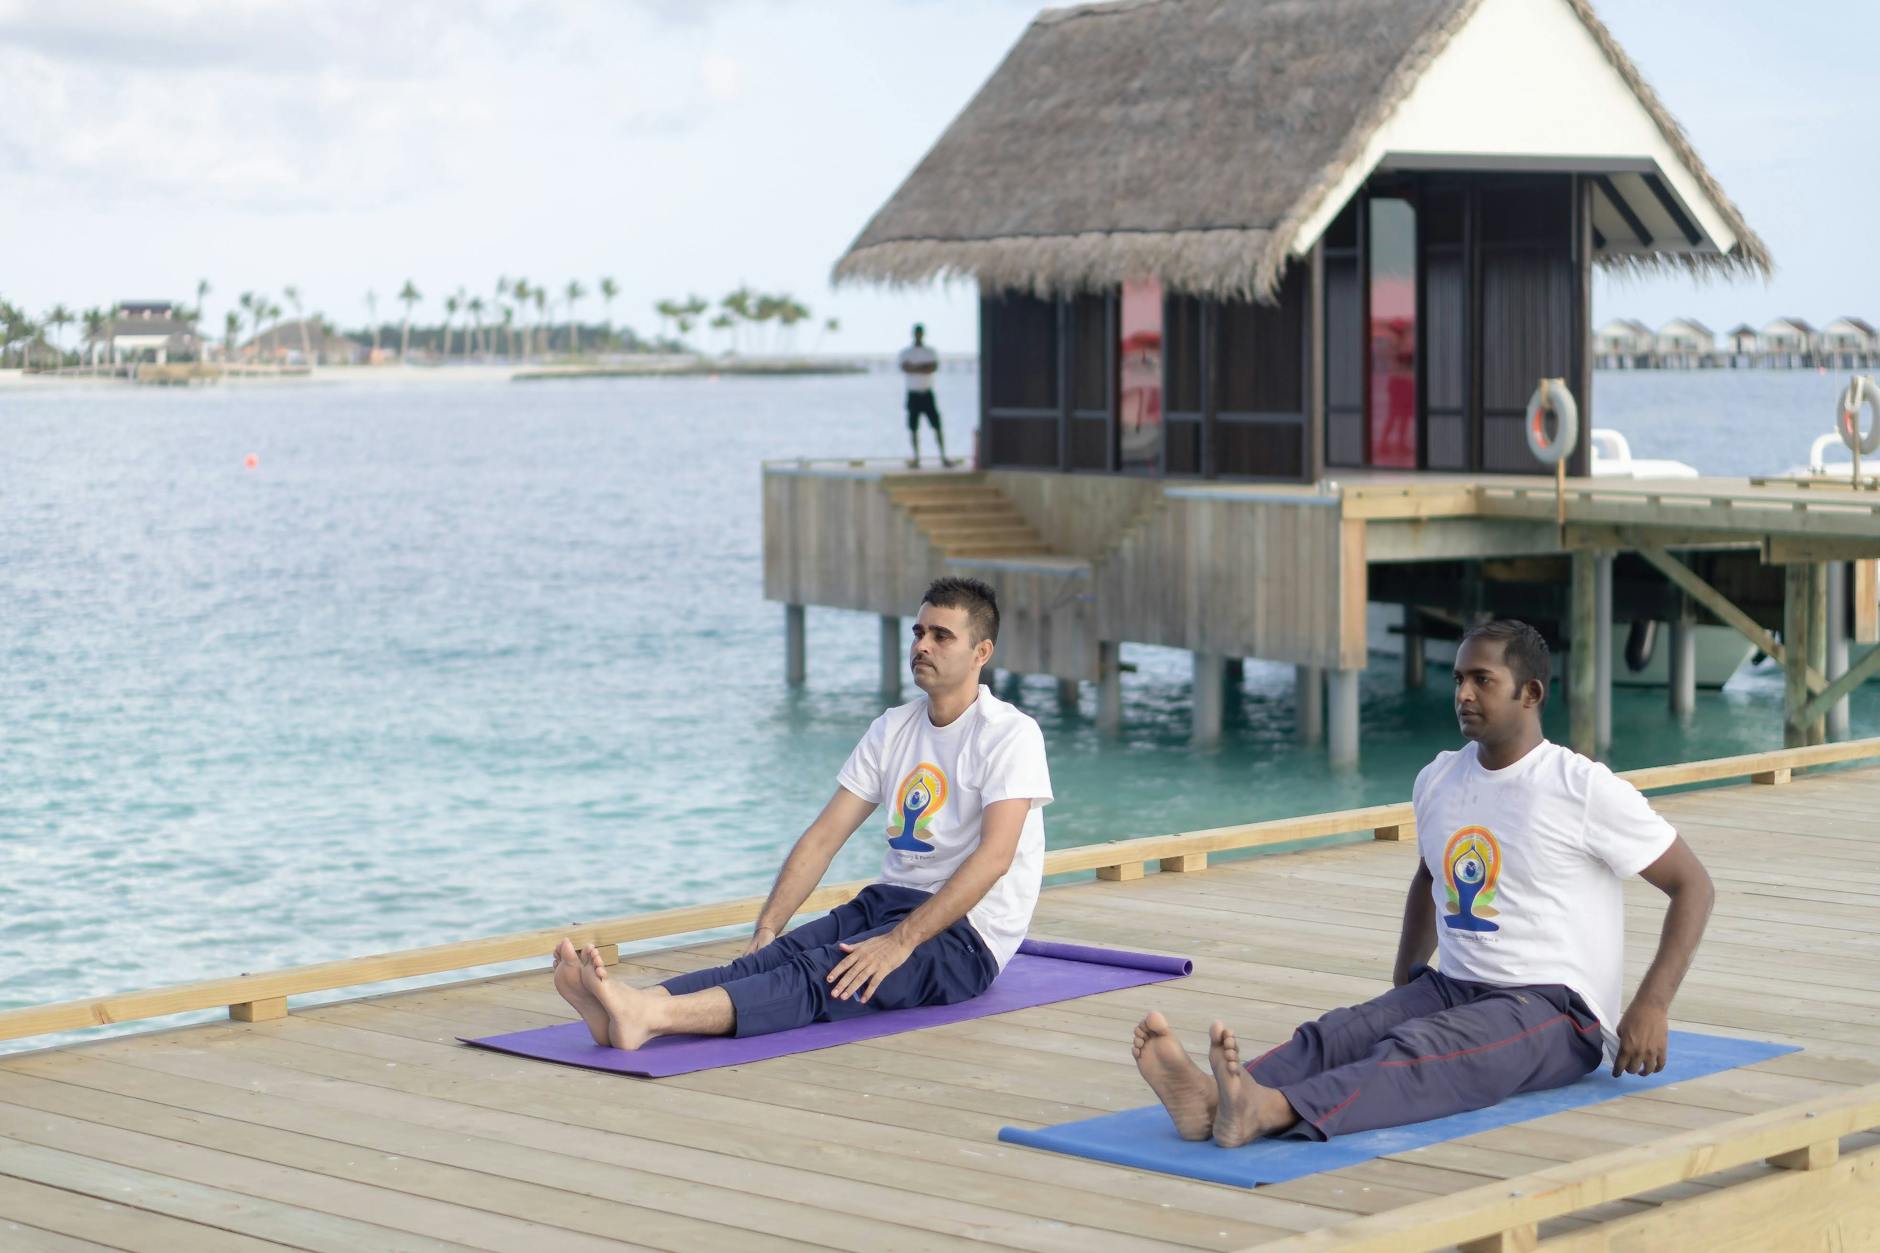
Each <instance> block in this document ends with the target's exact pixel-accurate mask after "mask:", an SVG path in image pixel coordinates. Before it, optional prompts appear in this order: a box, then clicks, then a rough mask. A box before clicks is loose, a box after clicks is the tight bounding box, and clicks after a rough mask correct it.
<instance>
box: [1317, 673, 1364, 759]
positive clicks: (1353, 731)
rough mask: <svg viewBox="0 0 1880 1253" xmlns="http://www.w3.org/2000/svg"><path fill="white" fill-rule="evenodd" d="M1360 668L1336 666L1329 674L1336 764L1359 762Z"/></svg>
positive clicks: (1327, 691) (1331, 742) (1327, 696)
mask: <svg viewBox="0 0 1880 1253" xmlns="http://www.w3.org/2000/svg"><path fill="white" fill-rule="evenodd" d="M1362 673H1363V672H1362V671H1359V670H1332V671H1328V672H1327V673H1326V676H1325V703H1326V705H1327V706H1328V707H1329V708H1328V709H1327V720H1328V721H1329V722H1330V723H1331V734H1330V736H1329V745H1330V749H1331V760H1332V764H1333V765H1334V766H1351V767H1355V766H1357V764H1358V676H1359V675H1360V674H1362Z"/></svg>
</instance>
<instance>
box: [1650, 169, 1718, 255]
mask: <svg viewBox="0 0 1880 1253" xmlns="http://www.w3.org/2000/svg"><path fill="white" fill-rule="evenodd" d="M1639 178H1640V180H1641V181H1642V182H1644V184H1645V189H1646V190H1647V191H1649V192H1651V194H1652V195H1653V197H1655V198H1656V199H1657V201H1658V206H1659V207H1660V208H1662V209H1663V210H1664V211H1665V214H1666V216H1668V217H1669V218H1670V219H1671V220H1672V221H1673V222H1675V223H1676V224H1677V228H1678V233H1679V234H1681V235H1683V236H1684V242H1685V243H1687V244H1699V243H1702V242H1703V240H1704V236H1703V232H1701V231H1699V230H1698V229H1697V223H1695V222H1693V221H1691V215H1690V214H1688V213H1686V212H1685V211H1684V206H1683V205H1681V204H1679V203H1678V200H1677V197H1676V196H1673V195H1672V194H1671V190H1670V188H1668V187H1666V186H1665V182H1664V180H1663V179H1661V178H1659V177H1658V176H1657V175H1656V174H1642V175H1640V176H1639Z"/></svg>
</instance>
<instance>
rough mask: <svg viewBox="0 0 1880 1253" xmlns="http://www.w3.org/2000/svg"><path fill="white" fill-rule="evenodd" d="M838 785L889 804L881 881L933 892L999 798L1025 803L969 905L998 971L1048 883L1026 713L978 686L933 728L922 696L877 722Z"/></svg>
mask: <svg viewBox="0 0 1880 1253" xmlns="http://www.w3.org/2000/svg"><path fill="white" fill-rule="evenodd" d="M836 781H837V782H838V783H840V784H841V785H842V786H843V787H844V788H846V789H848V790H849V791H851V792H853V793H855V795H857V796H859V797H861V798H862V799H863V800H865V801H872V802H874V803H875V804H877V805H879V804H883V803H884V802H885V803H886V805H887V817H888V821H887V826H886V832H885V834H886V838H887V841H888V848H887V852H886V854H885V855H884V856H883V857H882V861H881V882H883V883H892V884H895V885H897V886H900V887H909V888H919V889H920V890H921V891H923V892H936V891H938V890H939V889H940V888H941V887H942V886H944V885H945V884H946V882H947V880H948V879H951V878H952V877H953V875H954V874H955V872H957V871H958V870H959V868H960V866H961V865H962V864H963V863H964V862H965V861H966V859H967V857H969V856H970V855H971V854H972V852H973V850H974V849H976V848H978V847H979V833H980V816H981V814H982V813H983V812H984V810H985V807H986V806H987V805H990V804H992V803H994V802H995V801H1004V800H1014V799H1016V798H1019V797H1025V798H1028V799H1029V800H1030V801H1031V812H1029V813H1028V814H1026V815H1025V826H1024V829H1023V830H1022V831H1021V832H1020V834H1019V837H1018V851H1017V853H1015V854H1014V855H1013V857H1012V866H1011V869H1009V870H1007V871H1006V872H1005V874H1004V875H1002V876H1001V877H1000V878H999V881H998V882H997V883H994V884H993V885H992V887H991V889H990V890H989V891H987V893H986V894H985V896H984V897H982V898H981V899H980V901H979V903H978V904H977V905H975V906H973V907H972V909H971V910H969V911H967V914H966V920H967V921H968V922H970V923H971V924H972V927H973V930H974V931H976V932H978V933H979V938H980V939H981V940H984V941H985V944H986V949H987V951H988V952H990V953H991V954H992V955H993V957H994V958H996V959H997V960H998V963H999V969H1001V970H1003V969H1005V963H1006V962H1008V961H1010V960H1012V954H1014V953H1016V952H1017V951H1018V946H1019V944H1020V943H1021V942H1022V941H1023V940H1024V938H1025V929H1026V928H1027V927H1029V926H1030V925H1031V911H1032V909H1033V907H1034V906H1036V905H1037V903H1038V889H1039V887H1040V886H1042V884H1043V882H1044V807H1045V806H1046V805H1047V804H1049V803H1050V802H1051V773H1050V771H1049V770H1048V769H1047V768H1046V765H1045V759H1044V733H1043V732H1042V731H1040V730H1039V729H1038V724H1037V722H1035V721H1033V720H1032V718H1031V717H1030V716H1029V715H1027V714H1025V713H1023V712H1021V711H1020V710H1018V709H1016V708H1014V707H1013V706H1011V705H1009V704H1007V703H1006V702H1004V701H1002V700H1000V699H999V698H998V697H996V696H994V695H993V694H992V693H991V692H990V691H988V690H987V689H986V687H985V685H984V684H981V685H980V688H979V697H978V699H976V700H975V701H973V703H972V704H971V705H969V706H967V708H966V712H965V713H963V714H961V715H960V716H959V717H957V718H955V719H954V720H953V721H952V722H950V723H948V724H947V725H946V726H943V727H937V726H935V725H934V724H933V720H932V719H931V718H929V717H928V716H927V698H926V696H925V695H922V696H920V697H919V698H917V699H915V700H911V701H909V702H908V703H907V704H905V705H897V706H895V707H894V708H893V709H890V710H888V712H886V713H884V714H882V715H881V716H880V717H879V718H876V719H875V721H874V723H873V724H872V725H870V726H869V728H868V734H866V735H864V736H863V737H862V742H861V743H859V744H857V745H856V746H855V751H854V752H852V753H850V754H849V760H848V762H847V763H846V764H845V765H844V766H843V767H842V773H841V774H839V775H837V776H836Z"/></svg>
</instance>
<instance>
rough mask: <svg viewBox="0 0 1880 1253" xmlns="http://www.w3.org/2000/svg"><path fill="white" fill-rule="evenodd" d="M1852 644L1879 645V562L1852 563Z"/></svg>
mask: <svg viewBox="0 0 1880 1253" xmlns="http://www.w3.org/2000/svg"><path fill="white" fill-rule="evenodd" d="M1853 567H1854V568H1853V570H1852V575H1853V577H1852V579H1851V582H1852V584H1853V587H1852V589H1851V590H1850V592H1849V593H1848V594H1849V595H1850V596H1852V597H1853V599H1854V642H1855V643H1856V644H1873V643H1880V560H1875V559H1873V558H1868V559H1867V560H1865V561H1856V562H1854V563H1853Z"/></svg>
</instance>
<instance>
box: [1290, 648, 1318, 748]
mask: <svg viewBox="0 0 1880 1253" xmlns="http://www.w3.org/2000/svg"><path fill="white" fill-rule="evenodd" d="M1293 710H1294V714H1293V716H1294V719H1295V720H1296V721H1297V723H1298V727H1299V742H1300V743H1301V744H1317V743H1319V742H1320V741H1322V740H1323V739H1324V738H1325V671H1323V670H1321V669H1320V668H1319V667H1317V666H1294V667H1293Z"/></svg>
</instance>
